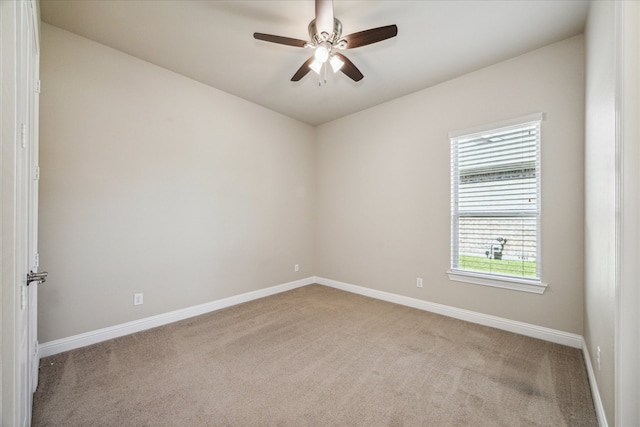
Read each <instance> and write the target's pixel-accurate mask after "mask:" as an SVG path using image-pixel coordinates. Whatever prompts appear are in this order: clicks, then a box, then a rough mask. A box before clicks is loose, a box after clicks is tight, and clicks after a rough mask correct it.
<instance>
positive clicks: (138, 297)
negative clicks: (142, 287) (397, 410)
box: [133, 294, 144, 305]
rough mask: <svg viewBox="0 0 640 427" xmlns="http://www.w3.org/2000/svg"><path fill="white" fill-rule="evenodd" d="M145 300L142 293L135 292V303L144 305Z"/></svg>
mask: <svg viewBox="0 0 640 427" xmlns="http://www.w3.org/2000/svg"><path fill="white" fill-rule="evenodd" d="M143 302H144V300H143V298H142V294H133V305H142V303H143Z"/></svg>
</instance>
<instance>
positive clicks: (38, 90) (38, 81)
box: [36, 79, 41, 93]
mask: <svg viewBox="0 0 640 427" xmlns="http://www.w3.org/2000/svg"><path fill="white" fill-rule="evenodd" d="M40 85H41V83H40V79H38V80H36V93H40Z"/></svg>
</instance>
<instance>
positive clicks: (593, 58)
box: [584, 2, 637, 425]
mask: <svg viewBox="0 0 640 427" xmlns="http://www.w3.org/2000/svg"><path fill="white" fill-rule="evenodd" d="M615 23H616V21H615V4H614V2H592V4H591V8H590V10H589V18H588V20H587V26H586V31H585V52H586V70H587V73H586V98H585V112H586V114H585V116H586V134H585V171H586V173H585V192H586V193H585V194H586V197H585V326H584V337H585V345H586V346H587V349H588V351H589V354H590V356H591V359H592V360H591V364H592V365H593V367H594V372H595V376H596V381H597V384H598V389H599V393H600V397H601V399H602V404H603V407H604V410H605V413H606V417H607V421H608V423H609V425H616V423H615V419H614V415H615V397H614V396H615V350H614V349H615V315H616V301H615V297H616V245H617V240H616V116H615V113H616V99H615V96H616V62H615V48H616V45H615ZM597 347H600V349H601V364H600V369H598V367H597V360H596V358H597ZM636 362H637V359H636Z"/></svg>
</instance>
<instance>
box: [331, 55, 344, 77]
mask: <svg viewBox="0 0 640 427" xmlns="http://www.w3.org/2000/svg"><path fill="white" fill-rule="evenodd" d="M329 63H330V64H331V68H332V69H333V72H334V73H337V72H338V71H340V69H341V68H342V66H343V65H344V61H343V60H342V59H340V58H338V57H337V56H336V55H332V56H331V59H330V60H329Z"/></svg>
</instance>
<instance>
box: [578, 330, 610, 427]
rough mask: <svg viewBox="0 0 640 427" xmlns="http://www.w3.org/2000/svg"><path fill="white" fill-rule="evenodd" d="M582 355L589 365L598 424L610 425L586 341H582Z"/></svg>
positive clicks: (602, 425)
mask: <svg viewBox="0 0 640 427" xmlns="http://www.w3.org/2000/svg"><path fill="white" fill-rule="evenodd" d="M582 355H583V356H584V364H585V366H586V367H587V376H588V377H589V385H590V386H591V397H592V398H593V406H594V407H595V409H596V416H597V417H598V425H599V426H600V427H608V426H609V423H607V416H606V415H605V413H604V406H602V399H601V398H600V391H598V382H597V381H596V373H595V371H594V370H593V365H592V364H591V357H590V356H589V350H588V349H587V344H586V343H585V342H584V341H583V343H582Z"/></svg>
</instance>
